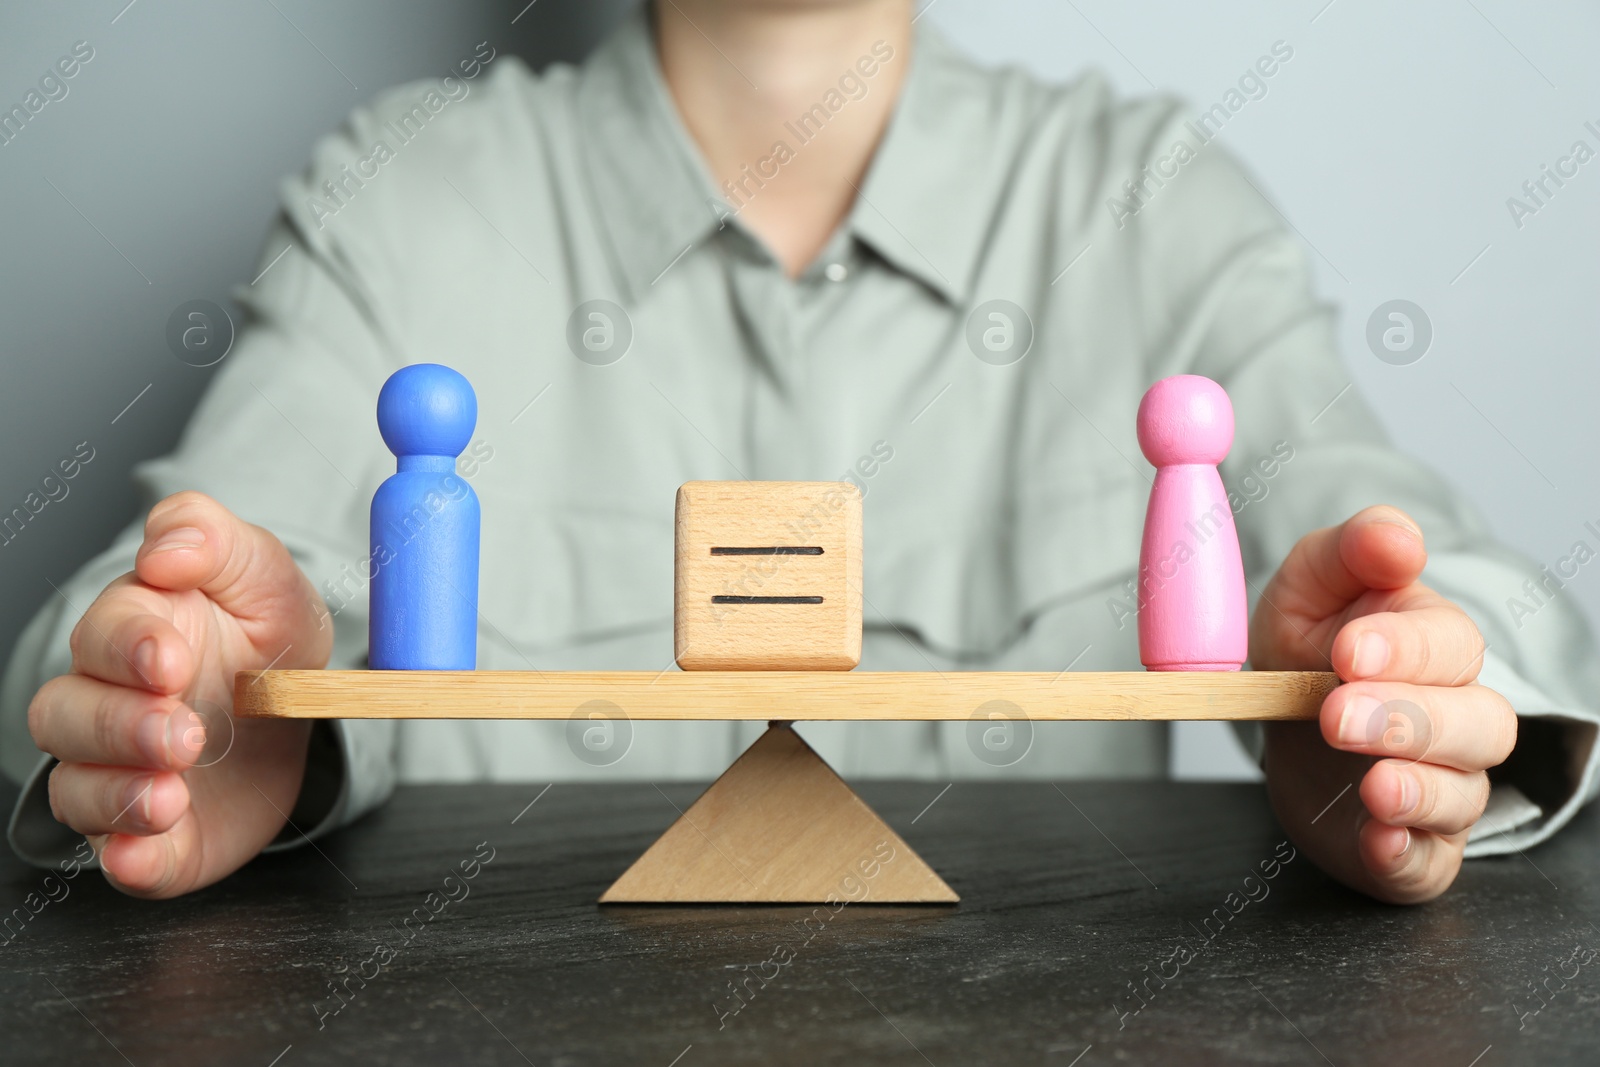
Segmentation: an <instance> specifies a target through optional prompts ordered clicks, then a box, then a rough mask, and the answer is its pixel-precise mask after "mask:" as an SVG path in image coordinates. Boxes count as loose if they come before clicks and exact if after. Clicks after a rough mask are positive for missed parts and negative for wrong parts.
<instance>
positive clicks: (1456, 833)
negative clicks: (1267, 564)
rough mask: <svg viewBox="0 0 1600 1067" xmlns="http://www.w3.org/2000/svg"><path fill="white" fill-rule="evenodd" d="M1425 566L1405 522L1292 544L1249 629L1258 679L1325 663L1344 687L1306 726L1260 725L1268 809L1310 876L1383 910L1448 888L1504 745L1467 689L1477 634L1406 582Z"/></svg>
mask: <svg viewBox="0 0 1600 1067" xmlns="http://www.w3.org/2000/svg"><path fill="white" fill-rule="evenodd" d="M1426 560H1427V552H1426V551H1425V550H1424V548H1423V543H1422V532H1421V530H1420V529H1419V528H1418V527H1417V525H1416V524H1415V523H1414V522H1412V520H1411V519H1410V517H1409V516H1407V515H1406V514H1405V513H1404V512H1402V511H1400V510H1398V509H1396V508H1391V507H1372V508H1367V509H1365V510H1364V511H1362V512H1360V513H1359V514H1357V515H1356V516H1354V517H1353V518H1351V519H1349V520H1348V521H1347V522H1345V523H1344V524H1343V525H1341V526H1334V527H1329V528H1327V529H1324V530H1317V531H1315V532H1313V533H1310V534H1307V535H1306V536H1305V537H1303V538H1301V540H1300V542H1299V543H1298V544H1296V545H1295V547H1294V549H1293V550H1292V551H1291V552H1290V553H1289V556H1288V558H1287V559H1285V560H1284V562H1283V566H1282V567H1280V568H1279V569H1278V573H1277V574H1276V575H1274V576H1273V578H1272V581H1271V582H1269V583H1268V584H1267V588H1266V590H1265V592H1264V593H1263V596H1262V599H1261V603H1259V604H1258V605H1257V606H1256V610H1255V613H1254V616H1253V617H1252V619H1251V623H1250V656H1251V665H1252V666H1253V667H1254V668H1255V669H1257V670H1324V671H1325V670H1329V669H1330V664H1331V669H1332V670H1333V671H1335V672H1337V673H1338V675H1339V678H1340V680H1341V682H1343V684H1342V685H1340V686H1339V687H1338V688H1337V689H1335V690H1334V691H1333V692H1332V693H1330V694H1329V695H1328V697H1327V699H1326V700H1324V701H1323V704H1322V714H1321V721H1320V723H1319V724H1312V723H1268V724H1267V729H1266V760H1265V765H1266V775H1267V792H1268V795H1269V796H1270V797H1271V801H1272V806H1273V810H1274V811H1275V812H1276V813H1277V816H1278V819H1279V821H1280V822H1282V824H1283V826H1284V829H1285V830H1286V831H1287V832H1288V834H1289V836H1290V838H1292V839H1293V840H1294V842H1295V844H1296V845H1298V846H1299V847H1300V849H1301V850H1302V851H1303V852H1305V853H1306V854H1307V855H1308V856H1310V857H1311V859H1312V860H1313V862H1315V863H1316V864H1317V865H1318V866H1320V867H1322V869H1323V870H1325V871H1327V872H1328V873H1329V874H1331V875H1333V876H1334V877H1335V878H1337V879H1339V881H1341V882H1343V883H1344V884H1346V885H1348V886H1350V887H1352V888H1354V889H1358V890H1360V891H1362V892H1364V893H1367V894H1370V895H1371V896H1374V897H1376V898H1378V899H1379V900H1384V901H1388V902H1390V903H1396V904H1402V903H1405V904H1409V903H1419V902H1421V901H1426V900H1432V899H1433V898H1434V897H1436V896H1438V895H1439V894H1440V893H1443V892H1444V891H1445V890H1446V889H1448V888H1449V887H1450V884H1451V883H1452V882H1453V881H1455V877H1456V874H1457V872H1459V871H1460V869H1461V854H1462V850H1463V848H1465V846H1466V842H1467V832H1468V830H1470V829H1471V827H1472V825H1473V824H1474V823H1476V822H1477V821H1478V818H1479V816H1481V815H1482V814H1483V809H1484V805H1485V804H1486V803H1487V802H1488V799H1489V779H1488V775H1487V774H1485V773H1484V772H1485V771H1486V770H1487V769H1488V768H1489V767H1493V766H1495V765H1496V764H1498V763H1501V762H1502V761H1504V760H1505V758H1506V757H1507V756H1508V755H1510V753H1511V749H1512V747H1513V746H1514V745H1515V744H1516V738H1517V716H1516V712H1515V711H1513V710H1512V708H1511V705H1510V703H1508V702H1507V701H1506V699H1505V698H1504V697H1502V696H1501V695H1500V694H1499V693H1496V692H1495V691H1494V690H1492V689H1489V688H1487V687H1485V686H1482V685H1479V684H1477V676H1478V670H1479V667H1480V665H1481V663H1482V660H1483V653H1484V642H1483V637H1482V635H1481V634H1479V632H1478V628H1477V626H1476V625H1474V624H1473V622H1472V620H1471V619H1470V618H1468V617H1467V614H1466V613H1465V612H1464V611H1462V610H1461V609H1460V608H1459V607H1457V606H1456V605H1455V604H1453V603H1451V602H1450V601H1448V600H1446V599H1445V598H1444V597H1442V596H1440V595H1439V594H1438V593H1436V592H1434V591H1433V590H1431V589H1429V588H1428V587H1427V586H1425V585H1422V584H1421V583H1420V582H1419V581H1418V580H1417V579H1418V577H1419V576H1420V575H1421V573H1422V567H1423V564H1424V563H1425V562H1426ZM1319 731H1320V732H1319ZM1357 783H1359V788H1357V789H1355V790H1354V792H1355V793H1356V796H1350V795H1347V792H1346V791H1349V790H1350V789H1351V786H1352V785H1356V784H1357ZM1357 799H1359V803H1356V801H1357Z"/></svg>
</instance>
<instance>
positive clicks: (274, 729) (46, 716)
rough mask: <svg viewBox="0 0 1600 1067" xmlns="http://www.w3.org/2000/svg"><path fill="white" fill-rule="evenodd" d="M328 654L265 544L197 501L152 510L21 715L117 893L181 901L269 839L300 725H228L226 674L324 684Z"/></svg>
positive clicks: (316, 599)
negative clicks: (317, 678)
mask: <svg viewBox="0 0 1600 1067" xmlns="http://www.w3.org/2000/svg"><path fill="white" fill-rule="evenodd" d="M332 639H333V626H332V624H331V622H330V621H329V619H328V616H327V612H326V610H325V609H324V606H323V602H322V598H321V597H320V596H319V595H318V594H317V591H316V588H315V587H314V586H313V585H312V584H311V581H310V580H309V579H308V578H307V577H306V576H305V574H303V573H302V572H301V570H300V568H299V567H298V566H297V565H296V564H295V562H294V560H293V559H292V558H290V556H289V552H288V550H287V549H286V548H284V546H283V543H282V542H281V541H279V540H278V539H277V538H276V537H274V536H273V535H272V534H270V533H268V532H267V531H266V530H264V529H262V528H260V527H259V526H252V525H250V524H249V523H246V522H244V521H242V520H240V519H239V518H238V517H236V516H235V515H233V514H232V513H231V512H229V511H228V510H227V509H226V508H224V507H223V506H222V505H221V504H218V503H217V502H216V501H215V500H212V499H211V498H210V497H208V496H205V495H203V494H201V493H195V492H185V493H177V494H175V495H173V496H170V497H168V498H166V499H165V500H163V501H161V502H160V503H159V504H157V505H156V506H155V507H154V508H152V509H151V511H150V515H149V517H148V518H147V519H146V521H145V534H144V544H142V545H141V546H140V548H139V554H138V557H137V559H136V561H135V564H134V570H133V572H132V573H130V574H125V575H123V576H122V577H121V578H118V579H117V580H116V581H114V582H112V583H111V584H110V585H108V586H107V587H106V588H105V590H104V591H103V592H102V593H101V594H100V595H99V597H97V598H96V599H95V601H94V603H93V604H91V605H90V606H89V609H88V610H87V611H86V612H84V615H83V618H82V619H80V620H79V621H78V625H77V626H76V627H75V628H74V629H73V631H72V671H71V673H70V674H65V675H62V676H61V677H59V678H53V679H51V680H50V681H49V682H46V683H45V684H44V685H43V686H41V687H40V689H39V692H38V693H37V694H36V695H35V696H34V698H33V702H32V703H31V704H30V705H29V707H28V728H29V731H30V732H31V733H32V735H33V740H34V743H35V744H37V745H38V746H39V747H40V748H41V749H43V750H44V751H46V752H48V753H50V754H51V755H53V756H55V757H56V758H57V759H59V760H60V761H61V762H60V764H59V765H58V766H57V767H56V768H55V770H54V771H53V772H52V774H51V775H50V806H51V809H52V810H53V811H54V813H55V816H56V818H57V819H59V820H60V821H61V822H63V823H65V824H67V825H68V826H70V827H72V828H73V829H74V830H76V831H78V832H79V833H82V834H84V835H86V836H87V837H88V838H89V840H90V841H91V843H92V844H93V845H94V847H95V851H96V852H98V853H99V855H100V863H101V867H102V869H103V870H104V871H105V873H106V877H107V878H108V879H109V880H110V882H111V883H112V884H113V885H115V886H116V887H117V888H119V889H121V890H122V891H124V892H126V893H129V894H131V895H133V896H138V897H150V898H158V897H173V896H178V895H179V894H182V893H187V892H189V891H191V890H194V889H199V888H200V887H202V886H206V885H210V884H211V883H212V882H215V881H217V880H218V879H221V878H223V877H226V876H227V875H228V874H231V873H232V872H233V871H235V870H237V869H238V868H239V867H241V866H243V865H244V864H245V863H246V862H248V861H249V860H250V859H251V858H252V857H253V856H255V854H256V853H258V852H260V851H261V849H262V848H264V847H265V846H266V845H267V844H269V843H270V842H271V841H272V839H273V838H274V837H276V836H277V834H278V832H279V831H280V830H281V829H282V828H283V825H284V823H285V821H286V820H287V819H288V813H289V812H290V811H291V810H292V809H293V808H294V804H295V800H296V798H297V797H298V796H299V793H300V782H301V779H302V777H303V776H304V773H305V761H306V745H307V742H308V740H309V738H310V736H311V724H310V723H309V722H305V721H290V720H269V719H233V718H232V708H233V676H234V672H235V671H240V670H252V669H260V668H265V667H267V666H268V665H269V664H270V665H272V666H273V667H278V668H290V667H296V668H312V669H320V668H322V667H325V666H327V663H328V655H329V651H330V649H331V647H332ZM197 712H198V714H197Z"/></svg>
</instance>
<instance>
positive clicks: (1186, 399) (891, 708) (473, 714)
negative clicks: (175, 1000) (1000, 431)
mask: <svg viewBox="0 0 1600 1067" xmlns="http://www.w3.org/2000/svg"><path fill="white" fill-rule="evenodd" d="M476 412H477V402H476V398H475V397H474V395H473V393H472V388H471V386H470V385H469V384H468V383H467V381H466V379H465V378H462V377H461V376H460V375H459V374H457V373H456V372H454V371H452V370H450V369H449V368H447V367H441V366H438V365H436V364H419V365H416V366H413V367H406V368H402V369H401V370H400V371H397V372H396V373H395V374H394V375H393V376H392V377H391V378H390V379H389V381H388V382H386V383H385V385H384V387H383V390H382V392H381V393H380V395H379V398H378V422H379V427H380V429H381V430H382V432H383V435H384V440H385V442H386V443H388V445H389V447H390V448H391V449H392V450H393V451H394V452H395V454H396V456H397V457H399V463H398V466H399V470H398V471H397V473H396V474H395V475H394V476H393V477H392V478H390V479H389V480H388V481H386V482H385V483H384V485H383V486H382V487H380V488H379V490H378V493H377V494H376V495H375V497H374V499H373V510H372V541H373V551H372V559H373V560H375V561H380V562H381V566H379V567H378V569H377V570H376V572H375V573H374V574H373V575H372V584H371V609H372V610H371V630H370V633H369V641H368V646H369V661H370V662H371V664H372V666H373V667H375V668H379V669H376V670H368V671H293V670H289V671H274V670H267V671H242V672H240V673H239V674H238V676H237V677H236V678H235V683H234V685H235V692H234V713H235V714H236V715H240V716H247V717H249V716H254V717H275V718H313V719H314V718H423V719H452V718H471V719H496V718H500V719H507V718H520V719H569V718H577V717H582V716H583V715H584V708H585V706H589V707H592V706H593V704H594V702H596V701H605V702H607V703H608V704H611V705H615V707H616V709H617V710H618V711H619V712H620V714H621V715H623V716H626V717H627V718H629V719H724V720H725V719H740V720H761V719H765V720H768V721H769V722H770V724H771V725H770V726H769V728H768V730H767V732H766V733H765V734H763V735H762V736H761V737H760V738H758V739H757V740H756V742H755V744H753V745H751V746H750V748H749V749H748V750H747V751H746V752H745V753H744V754H743V755H741V756H740V757H739V759H737V760H736V761H734V763H733V765H732V766H731V767H729V768H728V769H727V771H725V772H724V773H723V774H722V776H721V777H720V778H718V779H717V780H716V781H715V782H713V783H712V784H711V786H710V787H709V788H708V789H707V790H706V791H705V792H704V793H703V794H701V796H700V798H699V799H698V800H696V801H695V803H694V804H693V805H691V806H690V807H689V809H688V810H687V811H684V812H682V813H681V815H680V817H679V818H678V820H677V821H676V822H674V823H673V824H672V826H670V827H669V828H668V829H667V831H666V832H665V833H664V834H662V835H661V837H660V838H658V839H657V840H656V842H655V843H654V844H652V845H651V846H650V848H649V849H647V850H646V851H645V853H644V855H642V856H640V857H639V859H638V860H637V861H636V862H635V863H634V864H633V865H632V866H631V867H629V868H628V870H627V871H625V872H624V873H623V874H622V876H621V877H620V878H618V879H617V881H616V882H615V883H614V884H613V885H612V886H611V888H610V889H608V890H606V892H605V893H604V894H603V895H602V896H601V898H600V900H601V902H602V903H623V902H627V903H652V904H664V903H769V904H770V903H807V904H815V903H824V904H832V903H836V902H842V901H848V902H855V903H860V902H863V901H871V902H874V903H955V902H956V901H957V900H958V899H959V898H958V897H957V896H956V894H955V893H954V892H953V891H952V890H951V889H950V887H949V886H948V885H946V884H945V882H944V880H943V879H941V878H940V877H939V876H938V875H937V874H936V873H934V871H933V869H932V868H930V867H929V866H928V865H927V864H926V863H925V862H923V860H922V859H921V857H919V856H918V855H917V854H916V853H915V852H913V851H912V850H911V849H910V847H908V846H907V845H906V843H905V842H904V841H902V840H901V839H900V837H899V835H898V834H896V833H895V832H894V831H893V830H892V829H890V828H889V826H888V825H887V824H886V823H884V821H883V820H882V819H881V818H879V817H878V815H877V814H876V813H875V812H873V811H872V809H871V808H869V807H867V805H866V804H865V803H863V802H862V800H861V799H860V798H859V797H858V796H856V794H855V793H854V791H852V790H851V789H850V787H849V786H848V785H846V784H845V783H844V781H843V780H842V779H840V778H839V776H838V775H837V774H835V773H834V772H833V769H832V768H830V767H829V766H828V765H827V764H826V763H825V762H824V761H823V760H822V758H821V757H819V756H818V755H817V754H816V752H815V751H813V750H812V749H811V747H810V746H809V745H807V744H806V743H805V742H804V741H803V740H801V738H800V737H799V735H798V734H796V733H795V732H794V730H793V729H791V728H790V725H789V724H790V722H792V721H793V720H797V719H836V720H837V719H876V720H883V719H888V720H935V719H968V720H976V721H978V722H985V723H988V724H989V725H988V726H986V729H996V730H1005V729H1009V727H1010V724H1011V721H1012V720H1013V718H1014V716H1016V715H1020V716H1022V717H1024V718H1026V719H1029V720H1039V721H1048V720H1058V719H1099V720H1107V719H1113V720H1115V719H1164V720H1172V719H1228V720H1256V721H1263V720H1310V719H1315V718H1316V717H1317V716H1318V714H1319V711H1320V709H1321V706H1322V701H1323V698H1325V697H1326V696H1327V695H1328V693H1329V692H1331V691H1332V690H1333V688H1334V687H1335V686H1336V685H1338V678H1337V677H1336V676H1335V675H1333V674H1324V673H1315V672H1259V671H1240V670H1239V668H1240V666H1242V664H1243V663H1244V661H1245V655H1246V611H1245V594H1244V574H1243V570H1242V567H1241V565H1240V558H1239V543H1238V539H1237V534H1236V532H1235V530H1234V527H1233V516H1232V514H1231V512H1230V511H1229V508H1228V503H1227V497H1226V494H1225V493H1224V491H1223V488H1222V483H1221V481H1220V479H1219V478H1218V475H1217V471H1216V466H1215V464H1216V463H1218V462H1220V461H1221V459H1222V457H1223V456H1224V455H1226V453H1227V451H1228V447H1229V445H1230V444H1231V442H1232V438H1233V412H1232V408H1231V406H1230V405H1229V404H1228V399H1227V395H1226V394H1225V393H1224V392H1223V391H1222V389H1221V387H1219V386H1218V385H1217V384H1216V383H1215V382H1211V381H1209V380H1208V379H1204V378H1197V377H1195V376H1192V375H1181V376H1179V377H1176V378H1168V379H1165V380H1163V381H1161V382H1158V383H1156V385H1155V386H1153V387H1152V388H1151V390H1150V392H1149V393H1147V394H1146V396H1145V399H1144V402H1143V403H1142V404H1141V405H1140V410H1139V419H1138V424H1139V442H1140V447H1141V448H1142V449H1143V451H1144V453H1145V455H1146V458H1148V459H1149V460H1150V461H1151V462H1152V463H1153V464H1155V465H1156V467H1157V474H1156V480H1155V483H1154V487H1153V489H1152V493H1151V499H1150V506H1149V508H1148V510H1147V513H1146V521H1145V536H1144V544H1143V547H1142V549H1141V553H1140V575H1139V589H1140V611H1139V645H1140V658H1141V660H1142V661H1143V663H1144V664H1145V666H1146V667H1148V668H1150V671H1149V673H1133V672H1115V673H1089V672H1084V673H1074V672H1070V671H1063V672H1059V673H1057V672H1044V673H988V672H939V671H929V672H915V673H873V672H864V673H854V668H855V666H856V664H857V663H859V662H860V659H861V605H862V599H863V598H862V595H861V584H862V565H861V551H862V515H861V505H862V501H861V494H860V491H859V490H858V489H857V487H856V486H854V485H852V484H849V483H843V482H749V481H746V482H689V483H687V484H686V485H684V486H682V487H681V488H680V489H679V490H678V500H677V513H676V558H675V565H674V611H673V643H674V658H675V659H676V662H677V665H678V666H679V667H681V668H682V670H681V671H676V672H674V671H661V672H649V671H640V672H633V671H614V672H613V671H602V672H589V671H477V670H472V669H458V668H472V667H474V666H475V665H476V628H477V624H478V617H477V599H476V592H477V584H478V582H477V578H478V552H477V550H478V523H479V513H478V501H477V498H476V496H475V495H473V493H472V491H471V489H470V487H468V486H466V485H465V483H463V482H460V479H459V478H457V476H456V475H455V471H454V460H453V458H452V457H453V456H455V455H457V454H459V452H460V451H461V448H462V447H464V446H465V444H466V442H467V440H468V439H469V437H470V435H471V432H472V427H473V423H474V421H475V419H476ZM997 702H1003V703H1002V704H1001V706H1003V707H1004V708H1005V709H1006V710H1005V712H1004V713H996V712H994V711H993V708H994V707H995V704H996V703H997ZM1000 720H1004V722H1002V721H1000Z"/></svg>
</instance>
